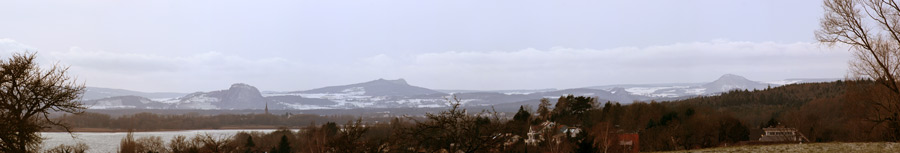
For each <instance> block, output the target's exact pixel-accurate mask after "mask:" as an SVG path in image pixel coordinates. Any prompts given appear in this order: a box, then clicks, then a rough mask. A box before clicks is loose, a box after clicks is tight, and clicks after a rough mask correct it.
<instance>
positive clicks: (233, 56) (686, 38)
mask: <svg viewBox="0 0 900 153" xmlns="http://www.w3.org/2000/svg"><path fill="white" fill-rule="evenodd" d="M821 3H822V2H821V1H820V0H791V1H785V0H734V1H721V0H710V1H692V0H680V1H671V0H659V1H654V0H650V1H631V0H628V1H597V0H589V1H575V0H572V1H523V0H515V1H484V0H472V1H468V0H452V1H422V0H409V1H403V0H396V1H380V0H365V1H342V0H327V1H296V0H291V1H222V0H209V1H201V0H191V1H184V0H152V1H120V0H79V1H43V0H29V1H0V8H2V9H0V20H2V21H3V24H0V57H2V58H6V57H8V56H9V55H10V54H11V53H12V52H21V51H24V50H30V51H37V52H38V54H39V56H40V58H41V60H42V61H41V62H42V64H45V65H48V64H52V63H56V62H59V63H60V64H63V65H69V66H71V69H70V74H71V75H73V76H75V77H77V78H78V79H79V80H80V81H84V82H85V83H86V84H87V85H88V86H95V87H110V88H122V89H130V90H138V91H177V92H193V91H208V90H218V89H224V88H227V87H228V86H229V85H230V84H232V83H238V82H242V83H248V84H251V85H254V86H257V87H258V88H260V89H261V90H274V91H293V90H306V89H311V88H317V87H323V86H329V85H343V84H350V83H358V82H364V81H370V80H374V79H378V78H385V79H397V78H404V79H406V80H407V81H408V82H409V83H410V84H413V85H417V86H422V87H426V88H432V89H484V90H493V89H535V88H575V87H585V86H594V85H606V84H642V83H683V82H709V81H712V80H715V79H716V78H718V77H719V76H721V75H722V74H726V73H731V74H737V75H742V76H745V77H747V78H749V79H752V80H759V81H775V80H781V79H786V78H842V77H844V76H845V75H846V74H847V62H848V60H849V59H850V54H849V53H848V52H847V50H846V49H842V48H829V47H827V46H824V45H821V44H818V43H817V42H816V41H815V39H814V35H813V32H814V31H815V30H816V29H817V28H818V19H819V18H820V17H821V16H822V12H823V11H822V8H821Z"/></svg>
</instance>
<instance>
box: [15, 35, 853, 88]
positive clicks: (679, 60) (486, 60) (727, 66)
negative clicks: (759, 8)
mask: <svg viewBox="0 0 900 153" xmlns="http://www.w3.org/2000/svg"><path fill="white" fill-rule="evenodd" d="M23 49H27V50H35V49H34V48H32V47H28V46H27V45H24V44H22V43H18V42H16V41H15V40H11V39H0V52H2V53H3V54H7V55H8V53H11V52H19V51H21V50H23ZM38 56H40V58H42V59H46V60H45V61H41V62H42V63H53V62H50V61H59V62H60V63H61V64H64V65H70V66H71V68H72V69H71V71H70V74H73V75H75V76H77V77H79V80H83V81H86V83H87V84H88V85H89V86H100V87H114V88H125V89H132V90H144V91H180V92H189V91H204V90H216V89H223V88H227V86H228V84H230V83H237V82H244V83H250V84H253V85H256V86H258V87H260V88H261V89H263V90H301V89H311V88H316V87H322V86H327V85H340V84H349V83H356V82H361V81H368V80H373V79H377V78H388V79H393V78H406V79H407V80H408V81H409V82H410V83H411V84H413V85H418V86H422V87H427V88H436V89H523V88H574V87H584V86H593V85H603V84H623V83H679V82H707V81H711V80H713V79H715V78H717V77H718V76H719V75H722V74H726V73H733V74H738V75H743V76H746V77H748V78H749V79H752V80H759V81H774V80H780V79H786V78H840V77H842V76H844V75H845V73H846V70H847V62H848V60H849V59H850V56H849V53H848V52H847V51H846V49H845V48H840V47H839V48H828V47H825V46H822V45H819V44H817V43H806V42H798V43H775V42H742V41H727V40H714V41H708V42H692V43H677V44H671V45H661V46H649V47H621V48H612V49H589V48H565V47H555V48H549V49H534V48H526V49H522V50H515V51H486V52H485V51H448V52H433V53H423V54H410V55H390V54H376V55H374V56H371V57H367V58H359V59H347V60H342V61H330V62H326V63H303V62H302V61H296V60H292V59H289V58H287V57H272V58H258V59H253V58H247V57H244V56H238V55H230V54H225V53H221V52H202V53H196V54H192V55H187V56H172V55H157V54H151V53H124V52H111V51H101V50H90V49H82V48H79V47H72V48H71V49H69V50H67V51H41V52H40V53H39V55H38Z"/></svg>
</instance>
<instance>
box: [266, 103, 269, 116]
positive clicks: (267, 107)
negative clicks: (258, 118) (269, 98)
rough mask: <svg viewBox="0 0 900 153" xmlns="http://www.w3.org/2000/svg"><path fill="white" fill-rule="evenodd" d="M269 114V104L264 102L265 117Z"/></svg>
mask: <svg viewBox="0 0 900 153" xmlns="http://www.w3.org/2000/svg"><path fill="white" fill-rule="evenodd" d="M268 114H269V102H266V115H268Z"/></svg>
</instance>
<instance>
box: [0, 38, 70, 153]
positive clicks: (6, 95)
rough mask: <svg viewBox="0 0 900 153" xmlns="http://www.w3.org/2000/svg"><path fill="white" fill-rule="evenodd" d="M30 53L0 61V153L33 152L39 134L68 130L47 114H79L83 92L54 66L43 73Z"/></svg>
mask: <svg viewBox="0 0 900 153" xmlns="http://www.w3.org/2000/svg"><path fill="white" fill-rule="evenodd" d="M34 60H35V54H34V53H24V54H22V53H15V54H13V55H12V57H10V58H9V59H7V60H4V61H0V152H34V151H36V150H37V149H39V148H38V145H39V144H40V142H41V138H40V135H38V133H37V132H39V131H40V130H41V129H44V128H48V127H50V126H62V127H63V128H65V129H66V130H67V131H68V130H69V128H68V127H67V126H65V125H64V124H62V123H60V122H59V121H54V120H51V119H50V117H49V116H50V113H51V112H66V113H81V112H83V110H84V109H85V107H84V106H83V104H81V103H80V102H78V101H77V100H78V99H80V97H81V94H82V93H83V92H84V85H83V84H76V83H74V80H71V79H70V78H69V77H68V76H67V75H66V70H68V68H66V67H60V66H58V65H54V66H52V67H51V68H50V69H48V70H46V71H43V70H42V69H41V68H39V67H38V65H37V63H35V61H34Z"/></svg>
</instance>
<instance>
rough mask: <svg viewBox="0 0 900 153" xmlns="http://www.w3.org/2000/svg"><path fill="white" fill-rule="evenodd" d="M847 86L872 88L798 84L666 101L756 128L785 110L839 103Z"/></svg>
mask: <svg viewBox="0 0 900 153" xmlns="http://www.w3.org/2000/svg"><path fill="white" fill-rule="evenodd" d="M848 84H853V85H869V86H870V85H874V82H871V81H848V82H844V81H835V82H823V83H800V84H791V85H784V86H780V87H774V88H767V89H763V90H732V91H729V92H725V93H722V94H720V95H714V96H699V97H695V98H690V99H684V100H676V101H670V102H669V103H667V104H668V105H692V106H697V107H709V108H712V109H714V110H718V111H721V112H731V113H733V115H734V116H736V117H738V118H740V119H741V120H742V121H744V122H745V123H749V124H750V125H751V127H752V125H758V124H761V123H765V122H767V121H768V120H770V119H771V118H772V117H773V115H775V117H778V116H777V115H780V114H782V113H784V112H785V111H788V110H794V109H799V108H801V106H804V105H806V104H808V103H809V102H811V101H815V100H826V99H827V100H838V101H843V100H844V98H845V94H847V88H848Z"/></svg>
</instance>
